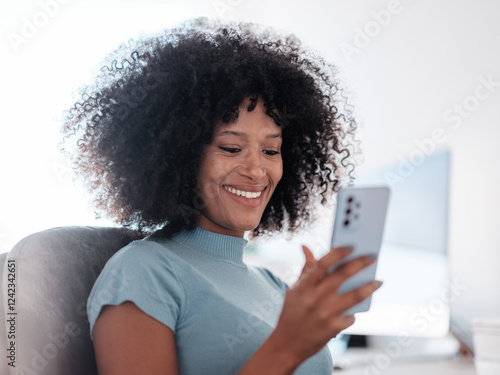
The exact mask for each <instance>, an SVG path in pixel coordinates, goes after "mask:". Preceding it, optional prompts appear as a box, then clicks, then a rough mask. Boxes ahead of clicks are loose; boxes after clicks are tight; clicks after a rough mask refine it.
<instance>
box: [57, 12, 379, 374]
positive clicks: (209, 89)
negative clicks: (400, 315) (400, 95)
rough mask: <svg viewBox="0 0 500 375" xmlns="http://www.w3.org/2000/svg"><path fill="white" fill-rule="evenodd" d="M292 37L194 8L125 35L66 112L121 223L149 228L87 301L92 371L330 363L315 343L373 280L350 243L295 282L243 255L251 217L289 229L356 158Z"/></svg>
mask: <svg viewBox="0 0 500 375" xmlns="http://www.w3.org/2000/svg"><path fill="white" fill-rule="evenodd" d="M333 73H334V69H333V67H332V66H330V65H329V64H327V63H325V62H324V61H323V60H321V59H313V58H311V55H310V54H308V53H307V52H306V51H305V50H303V49H302V48H301V46H300V43H299V42H298V41H297V40H296V39H295V38H294V37H292V36H287V37H280V36H278V35H275V34H272V33H270V32H269V31H258V29H257V27H256V26H254V25H248V24H240V25H232V26H221V25H217V24H214V23H211V22H208V21H206V20H195V21H192V22H189V23H187V24H186V25H184V26H183V27H181V28H178V29H173V30H168V31H167V32H166V33H165V34H164V35H161V36H158V37H155V38H151V39H145V40H142V41H139V42H137V43H135V44H129V45H128V46H122V48H120V49H119V50H118V51H117V52H116V54H115V55H114V57H113V59H112V61H111V63H110V65H109V66H106V67H104V68H103V69H102V74H101V76H100V77H98V80H97V82H96V84H95V85H94V86H92V87H88V88H87V89H86V90H84V91H83V93H82V101H81V102H79V103H77V104H76V105H75V106H74V108H73V109H71V110H70V111H69V113H68V115H67V121H66V124H65V134H66V137H65V140H66V144H68V143H69V142H70V141H71V140H74V141H76V148H75V153H74V155H73V160H74V162H75V167H76V169H77V171H78V172H79V173H80V175H81V176H82V177H83V178H84V179H85V181H86V183H87V184H88V187H89V188H90V189H91V191H92V193H94V194H95V196H96V201H95V203H96V207H97V208H98V209H100V210H102V211H103V212H104V213H106V214H107V215H108V216H109V217H111V218H112V219H114V220H115V221H116V222H118V223H120V224H122V225H124V226H129V227H133V228H138V229H140V230H142V231H149V232H151V234H150V235H149V236H148V237H146V238H145V239H144V240H140V241H134V242H132V243H131V244H130V245H128V246H126V247H124V248H123V249H121V250H119V251H118V252H117V253H116V254H114V255H113V256H112V257H111V259H110V260H109V261H108V262H107V263H106V266H105V267H104V269H103V271H102V273H101V274H100V275H99V277H98V279H97V281H96V283H95V285H94V287H93V289H92V293H91V294H90V296H89V299H88V304H87V311H88V317H89V322H90V331H91V336H92V338H93V341H94V347H95V353H96V359H97V365H98V369H99V373H100V374H102V375H108V374H121V375H123V374H125V375H130V374H143V373H146V374H151V375H155V374H183V375H187V374H200V373H202V374H218V375H221V374H236V373H238V374H240V375H244V374H247V375H249V374H259V375H265V374H292V373H295V374H325V375H326V374H331V372H332V359H331V356H330V353H329V351H328V349H327V348H326V347H325V344H326V343H327V342H328V341H329V340H330V339H331V338H332V337H334V336H335V335H337V334H338V333H339V332H340V331H341V330H342V329H344V328H346V327H347V326H349V325H351V324H352V323H353V321H354V318H353V317H352V316H346V315H344V314H343V313H344V311H346V310H347V309H349V308H350V307H351V306H354V305H356V304H357V303H359V302H360V301H361V300H363V299H365V298H367V297H368V296H370V295H371V294H372V293H373V292H374V291H375V290H376V289H377V287H378V286H379V284H377V283H374V282H371V283H368V284H366V285H364V286H362V287H360V288H358V289H356V290H354V291H352V292H349V293H345V294H342V295H337V293H336V291H337V290H338V288H339V286H340V285H341V284H342V283H343V281H345V280H346V279H347V278H349V277H350V276H352V275H353V274H355V273H357V272H359V271H360V270H361V269H363V268H364V267H366V266H368V265H370V264H372V263H373V260H371V259H368V258H357V259H354V260H352V261H350V262H347V263H345V264H344V265H343V266H341V267H339V268H338V270H337V271H335V272H333V273H331V274H329V275H327V270H328V269H330V268H331V267H332V266H334V265H335V264H336V263H338V262H340V261H341V260H342V259H343V258H344V257H346V256H347V255H348V254H349V253H350V251H349V250H348V249H345V248H338V249H332V251H331V252H330V253H328V254H327V255H326V256H324V257H323V258H321V259H320V260H318V261H316V260H315V259H314V257H313V255H312V253H311V252H310V251H309V250H308V249H307V248H306V247H304V254H305V256H306V264H305V266H304V270H303V272H302V275H301V278H300V279H299V281H298V282H297V284H296V285H294V286H293V287H292V288H290V287H289V286H288V285H286V284H285V283H284V282H283V281H281V280H280V279H279V278H277V277H276V276H275V275H273V274H272V273H271V272H270V271H268V270H266V269H264V268H262V267H255V266H249V265H246V264H245V263H244V262H243V250H244V247H245V245H246V244H247V242H248V241H247V240H246V239H244V238H243V237H244V234H245V232H249V233H250V234H251V237H252V236H257V235H263V234H266V233H271V232H274V231H280V230H284V229H286V230H288V231H290V232H294V231H295V230H296V229H297V228H298V227H299V226H300V224H301V222H304V221H307V220H308V219H309V218H310V213H311V206H312V204H313V203H315V199H316V198H321V202H322V203H325V202H326V201H327V198H329V197H330V196H332V195H333V193H334V192H335V190H336V189H338V187H339V186H340V181H341V178H342V177H343V176H345V175H348V174H349V172H350V171H351V169H352V161H351V158H352V155H351V151H352V146H351V145H350V143H349V142H351V141H352V136H353V133H354V131H355V129H356V123H355V122H354V120H353V119H352V118H351V117H350V112H349V111H347V112H346V111H340V109H341V108H343V105H344V104H345V103H344V102H343V101H342V100H337V99H339V98H343V96H342V95H341V93H340V91H339V89H338V87H337V85H336V84H335V82H334V80H333V78H334V77H333Z"/></svg>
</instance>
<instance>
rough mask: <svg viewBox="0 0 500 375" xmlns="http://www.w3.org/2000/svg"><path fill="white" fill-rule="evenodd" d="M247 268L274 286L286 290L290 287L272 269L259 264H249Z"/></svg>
mask: <svg viewBox="0 0 500 375" xmlns="http://www.w3.org/2000/svg"><path fill="white" fill-rule="evenodd" d="M249 269H250V270H251V271H253V272H255V273H257V274H259V275H260V276H261V277H262V278H264V279H265V280H266V281H268V282H269V283H271V284H272V285H274V286H276V287H277V288H278V289H279V290H281V291H284V292H286V291H287V290H288V289H290V287H289V285H288V284H287V283H286V282H284V281H283V280H282V279H280V278H279V277H278V276H277V275H275V274H274V273H273V272H272V271H270V270H268V269H267V268H265V267H261V266H249Z"/></svg>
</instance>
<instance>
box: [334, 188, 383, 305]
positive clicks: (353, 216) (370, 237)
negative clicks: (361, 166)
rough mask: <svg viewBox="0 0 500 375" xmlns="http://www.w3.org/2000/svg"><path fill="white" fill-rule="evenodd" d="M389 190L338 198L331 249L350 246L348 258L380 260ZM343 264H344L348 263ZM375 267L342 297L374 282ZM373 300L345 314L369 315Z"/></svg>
mask: <svg viewBox="0 0 500 375" xmlns="http://www.w3.org/2000/svg"><path fill="white" fill-rule="evenodd" d="M389 194H390V189H389V188H388V187H386V186H381V187H348V188H343V189H341V190H340V191H339V192H338V195H337V210H336V214H335V223H334V227H333V235H332V242H331V243H332V247H337V246H350V247H352V248H354V253H353V254H352V255H351V256H350V257H349V258H347V259H346V260H345V261H347V260H349V259H353V258H356V257H359V256H362V255H374V256H378V253H379V251H380V246H381V244H382V237H383V232H384V223H385V216H386V212H387V204H388V201H389ZM345 261H343V262H342V263H345ZM375 272H376V263H375V264H373V265H371V266H370V267H368V268H365V269H363V270H362V271H360V272H359V273H358V274H356V275H354V276H352V277H351V278H349V279H347V280H346V281H345V282H344V284H342V286H341V287H340V289H339V294H343V293H345V292H347V291H349V290H352V289H354V288H357V287H359V286H361V285H364V284H366V283H367V282H370V281H371V280H373V279H374V278H375ZM370 303H371V297H370V298H368V299H366V300H364V301H363V302H361V303H359V304H358V305H356V306H354V307H353V308H351V309H350V310H348V311H347V312H346V314H349V315H350V314H353V313H355V312H363V311H368V309H369V308H370Z"/></svg>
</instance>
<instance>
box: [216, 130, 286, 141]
mask: <svg viewBox="0 0 500 375" xmlns="http://www.w3.org/2000/svg"><path fill="white" fill-rule="evenodd" d="M224 135H235V136H237V137H244V138H246V137H248V136H247V134H246V133H241V132H235V131H234V130H224V131H223V132H220V133H219V134H217V135H216V136H215V137H222V136H224ZM267 138H282V136H281V134H280V133H274V134H268V135H266V139H267Z"/></svg>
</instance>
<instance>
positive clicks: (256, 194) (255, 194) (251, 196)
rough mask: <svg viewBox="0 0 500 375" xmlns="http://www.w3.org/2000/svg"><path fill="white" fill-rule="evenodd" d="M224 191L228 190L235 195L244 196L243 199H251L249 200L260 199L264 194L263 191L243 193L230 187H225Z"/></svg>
mask: <svg viewBox="0 0 500 375" xmlns="http://www.w3.org/2000/svg"><path fill="white" fill-rule="evenodd" d="M224 189H226V190H227V191H229V192H231V193H233V194H236V195H239V196H243V197H245V198H249V199H255V198H258V197H260V195H261V194H262V191H259V192H252V191H242V190H238V189H234V188H232V187H229V186H224Z"/></svg>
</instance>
